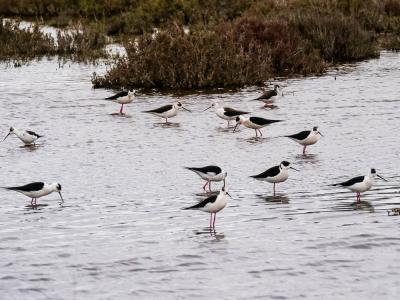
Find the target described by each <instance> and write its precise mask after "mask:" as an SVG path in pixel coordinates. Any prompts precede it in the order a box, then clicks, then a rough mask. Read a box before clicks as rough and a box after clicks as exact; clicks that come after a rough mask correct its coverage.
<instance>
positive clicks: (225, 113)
mask: <svg viewBox="0 0 400 300" xmlns="http://www.w3.org/2000/svg"><path fill="white" fill-rule="evenodd" d="M210 108H214V110H215V114H216V115H217V116H218V117H220V118H221V119H224V120H226V121H228V128H229V125H230V124H229V123H230V121H232V120H235V119H236V117H237V116H240V115H245V114H248V113H249V112H247V111H242V110H237V109H234V108H231V107H227V106H221V105H220V104H219V103H218V102H214V103H213V104H211V105H210V106H209V107H208V108H206V109H205V110H203V111H206V110H208V109H210Z"/></svg>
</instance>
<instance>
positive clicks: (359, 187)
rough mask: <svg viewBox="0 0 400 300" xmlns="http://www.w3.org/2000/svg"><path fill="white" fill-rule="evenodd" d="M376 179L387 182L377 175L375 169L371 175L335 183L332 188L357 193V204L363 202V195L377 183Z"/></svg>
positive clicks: (371, 171)
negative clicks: (340, 188)
mask: <svg viewBox="0 0 400 300" xmlns="http://www.w3.org/2000/svg"><path fill="white" fill-rule="evenodd" d="M375 177H379V178H380V179H382V180H385V181H387V180H386V179H385V178H383V177H382V176H381V175H378V174H377V173H376V170H375V169H373V168H372V169H371V170H370V172H369V174H368V175H366V176H357V177H354V178H352V179H350V180H347V181H344V182H340V183H335V184H332V186H338V185H339V186H342V187H344V188H347V189H349V190H350V191H352V192H356V193H357V202H360V201H361V193H363V192H366V191H368V190H369V189H371V187H372V185H373V184H374V182H375V180H374V179H375Z"/></svg>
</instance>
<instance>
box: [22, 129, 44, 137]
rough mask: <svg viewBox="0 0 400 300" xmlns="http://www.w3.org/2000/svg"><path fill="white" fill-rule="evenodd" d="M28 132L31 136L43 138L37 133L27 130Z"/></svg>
mask: <svg viewBox="0 0 400 300" xmlns="http://www.w3.org/2000/svg"><path fill="white" fill-rule="evenodd" d="M26 132H27V133H29V134H30V135H34V136H36V137H37V138H40V137H42V136H41V135H38V134H37V133H35V132H33V131H30V130H27V131H26Z"/></svg>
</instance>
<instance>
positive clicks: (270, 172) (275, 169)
mask: <svg viewBox="0 0 400 300" xmlns="http://www.w3.org/2000/svg"><path fill="white" fill-rule="evenodd" d="M280 171H281V170H280V168H279V166H275V167H272V168H269V169H268V170H267V171H265V172H262V173H261V174H258V175H253V176H250V177H253V178H267V177H274V176H276V175H278V174H279V172H280Z"/></svg>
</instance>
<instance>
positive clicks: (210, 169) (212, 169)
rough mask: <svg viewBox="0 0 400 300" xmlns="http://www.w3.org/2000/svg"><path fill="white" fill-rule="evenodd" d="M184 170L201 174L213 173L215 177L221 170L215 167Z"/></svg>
mask: <svg viewBox="0 0 400 300" xmlns="http://www.w3.org/2000/svg"><path fill="white" fill-rule="evenodd" d="M186 169H188V170H191V171H197V172H201V173H214V174H215V175H216V174H219V173H221V172H222V170H221V168H220V167H217V166H206V167H203V168H188V167H187V168H186Z"/></svg>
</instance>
